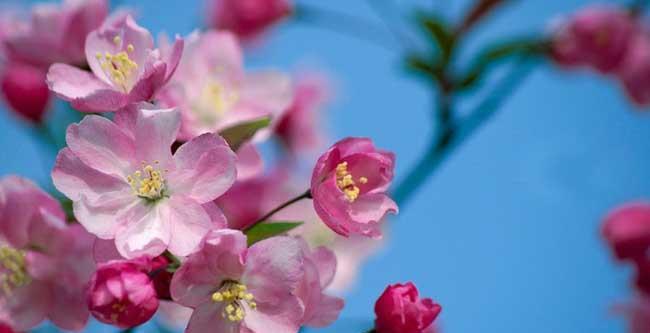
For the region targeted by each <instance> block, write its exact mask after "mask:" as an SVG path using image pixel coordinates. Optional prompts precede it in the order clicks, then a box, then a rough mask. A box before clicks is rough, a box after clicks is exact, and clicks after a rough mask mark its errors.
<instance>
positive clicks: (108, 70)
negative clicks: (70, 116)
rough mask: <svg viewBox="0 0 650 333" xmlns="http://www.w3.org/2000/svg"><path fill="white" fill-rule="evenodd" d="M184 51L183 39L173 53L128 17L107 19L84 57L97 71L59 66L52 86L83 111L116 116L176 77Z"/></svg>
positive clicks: (90, 37)
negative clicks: (158, 43) (163, 47)
mask: <svg viewBox="0 0 650 333" xmlns="http://www.w3.org/2000/svg"><path fill="white" fill-rule="evenodd" d="M182 52H183V40H182V39H180V38H177V39H176V42H175V43H174V45H173V47H171V49H170V50H169V52H161V51H160V50H157V49H154V42H153V37H151V34H150V33H149V31H147V30H146V29H144V28H142V27H140V26H139V25H137V24H136V23H135V21H134V20H133V19H132V18H131V16H129V15H127V16H123V17H119V18H116V19H114V20H108V21H107V22H106V23H104V25H103V26H102V27H101V28H99V29H98V30H95V31H93V32H91V33H90V34H89V35H88V38H87V39H86V46H85V53H86V60H87V61H88V65H89V66H90V69H91V70H92V72H87V71H84V70H81V69H79V68H76V67H73V66H70V65H67V64H60V63H59V64H54V65H52V66H51V67H50V70H49V72H48V74H47V82H48V85H49V86H50V89H51V90H52V91H53V92H54V93H55V94H57V96H59V97H60V98H62V99H64V100H66V101H69V102H70V103H71V104H72V106H73V107H74V108H75V109H77V110H79V111H85V112H105V111H116V110H119V109H121V108H123V107H125V106H127V105H129V104H131V103H137V102H142V101H150V100H151V99H152V98H153V97H154V96H155V95H156V93H157V92H158V91H159V90H160V88H162V86H164V85H165V84H166V83H167V81H169V79H170V78H171V76H172V74H173V73H174V71H175V70H176V66H177V65H178V62H179V61H180V58H181V54H182Z"/></svg>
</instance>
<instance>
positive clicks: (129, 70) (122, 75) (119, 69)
mask: <svg viewBox="0 0 650 333" xmlns="http://www.w3.org/2000/svg"><path fill="white" fill-rule="evenodd" d="M113 42H114V43H115V45H116V46H118V47H119V46H120V43H121V42H122V39H121V38H120V36H115V37H114V38H113ZM126 49H127V51H128V52H129V53H132V52H133V51H135V47H134V46H133V45H132V44H129V45H128V46H127V48H126ZM95 56H96V57H97V60H99V64H100V66H101V67H102V70H103V71H104V73H105V74H106V75H107V76H108V77H109V79H110V80H111V81H112V82H113V83H114V84H115V85H117V86H119V87H120V88H122V90H124V92H129V90H130V89H131V88H132V86H133V81H134V80H133V79H134V75H135V74H136V70H137V69H138V64H137V63H135V62H134V61H133V60H131V58H129V55H128V53H127V52H125V51H121V52H118V53H117V54H112V53H110V52H105V53H104V55H103V56H102V54H101V53H100V52H97V54H96V55H95Z"/></svg>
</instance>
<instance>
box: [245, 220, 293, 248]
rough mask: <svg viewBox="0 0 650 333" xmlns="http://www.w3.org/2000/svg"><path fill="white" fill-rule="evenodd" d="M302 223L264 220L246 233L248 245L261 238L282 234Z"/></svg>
mask: <svg viewBox="0 0 650 333" xmlns="http://www.w3.org/2000/svg"><path fill="white" fill-rule="evenodd" d="M302 224H303V222H262V223H258V224H256V225H255V226H253V227H252V228H250V229H248V230H246V231H245V232H244V233H245V234H246V236H248V246H251V245H253V244H255V243H257V242H259V241H261V240H264V239H267V238H271V237H274V236H278V235H282V234H284V233H286V232H288V231H290V230H292V229H294V228H296V227H299V226H301V225H302Z"/></svg>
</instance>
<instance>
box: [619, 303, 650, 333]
mask: <svg viewBox="0 0 650 333" xmlns="http://www.w3.org/2000/svg"><path fill="white" fill-rule="evenodd" d="M614 311H615V312H616V313H618V314H621V315H623V316H625V317H626V318H627V320H628V332H630V333H645V332H650V299H649V298H647V297H637V299H635V300H634V301H632V302H630V303H628V304H620V305H616V306H615V307H614Z"/></svg>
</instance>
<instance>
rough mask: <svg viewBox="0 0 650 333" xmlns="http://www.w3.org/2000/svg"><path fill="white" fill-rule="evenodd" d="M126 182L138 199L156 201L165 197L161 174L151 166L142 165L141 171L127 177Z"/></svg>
mask: <svg viewBox="0 0 650 333" xmlns="http://www.w3.org/2000/svg"><path fill="white" fill-rule="evenodd" d="M126 182H127V183H128V184H129V185H131V188H132V189H133V192H134V193H135V195H137V196H139V197H142V198H145V199H150V200H156V199H160V198H162V197H163V196H164V195H165V179H164V178H163V175H162V172H160V171H159V170H156V169H155V168H154V167H152V166H151V165H144V166H143V168H142V171H140V170H137V171H136V172H134V173H133V175H130V176H127V177H126Z"/></svg>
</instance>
